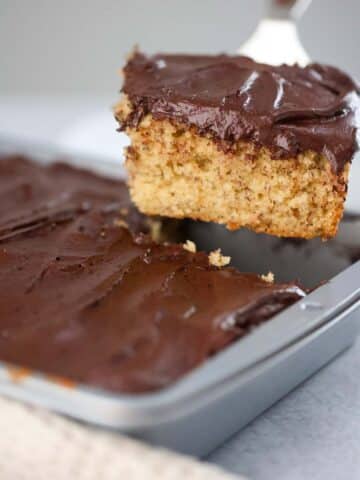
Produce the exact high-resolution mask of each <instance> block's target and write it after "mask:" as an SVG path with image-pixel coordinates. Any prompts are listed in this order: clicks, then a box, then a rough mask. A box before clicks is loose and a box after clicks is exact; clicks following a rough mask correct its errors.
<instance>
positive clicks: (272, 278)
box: [260, 272, 275, 283]
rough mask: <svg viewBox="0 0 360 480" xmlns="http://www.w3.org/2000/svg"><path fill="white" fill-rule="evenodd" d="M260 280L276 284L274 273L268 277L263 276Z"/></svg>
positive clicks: (270, 273)
mask: <svg viewBox="0 0 360 480" xmlns="http://www.w3.org/2000/svg"><path fill="white" fill-rule="evenodd" d="M260 278H261V280H264V282H267V283H274V280H275V277H274V274H273V273H272V272H269V273H268V274H267V275H261V276H260Z"/></svg>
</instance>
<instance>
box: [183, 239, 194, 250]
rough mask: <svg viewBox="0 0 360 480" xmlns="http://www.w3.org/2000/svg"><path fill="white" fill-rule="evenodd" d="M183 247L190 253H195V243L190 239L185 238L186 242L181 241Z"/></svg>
mask: <svg viewBox="0 0 360 480" xmlns="http://www.w3.org/2000/svg"><path fill="white" fill-rule="evenodd" d="M183 249H184V250H187V251H188V252H191V253H196V245H195V243H194V242H192V241H191V240H186V242H185V243H183Z"/></svg>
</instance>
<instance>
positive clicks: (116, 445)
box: [0, 397, 239, 480]
mask: <svg viewBox="0 0 360 480" xmlns="http://www.w3.org/2000/svg"><path fill="white" fill-rule="evenodd" d="M0 432H1V433H0V479H1V480H68V479H76V480H99V479H101V480H115V479H116V480H125V479H126V480H138V479H139V480H140V479H141V480H152V479H157V480H178V479H179V480H180V479H181V480H184V479H191V480H231V479H232V480H234V479H235V478H237V479H239V477H234V476H233V475H230V474H227V473H225V472H224V471H222V470H220V469H218V468H216V467H214V466H211V465H209V464H205V463H203V462H200V461H197V460H195V459H193V458H191V457H186V456H183V455H179V454H176V453H173V452H170V451H167V450H165V449H161V448H153V447H151V446H149V445H146V444H143V443H141V442H139V441H136V440H133V439H130V438H128V437H126V436H123V435H118V434H114V433H109V432H106V431H103V430H95V429H92V428H89V427H85V426H83V425H79V424H77V423H76V422H72V421H71V420H68V419H65V418H63V417H61V416H58V415H55V414H53V413H50V412H47V411H45V410H42V409H37V408H33V407H27V406H25V405H23V404H21V403H17V402H13V401H10V400H7V399H4V398H1V397H0Z"/></svg>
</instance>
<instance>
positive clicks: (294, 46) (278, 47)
mask: <svg viewBox="0 0 360 480" xmlns="http://www.w3.org/2000/svg"><path fill="white" fill-rule="evenodd" d="M310 3H311V0H297V1H296V0H268V1H267V11H266V14H265V17H264V18H263V19H262V20H261V21H260V23H259V24H258V26H257V27H256V29H255V31H254V33H253V34H252V35H251V37H250V38H249V39H248V40H247V41H246V42H245V43H244V44H243V45H242V47H240V48H239V50H238V53H240V54H242V55H247V56H249V57H252V58H253V59H254V60H257V61H258V62H263V63H270V64H272V65H280V64H282V63H287V64H290V65H292V64H294V63H298V64H299V65H301V66H305V65H306V64H308V63H309V62H310V58H309V56H308V54H307V53H306V51H305V49H304V47H303V46H302V44H301V42H300V38H299V36H298V33H297V28H296V21H297V20H299V19H300V17H301V16H302V15H303V14H304V12H305V10H306V9H307V8H308V6H309V5H310ZM359 181H360V157H359V154H357V156H356V158H355V159H354V160H353V164H352V167H351V173H350V182H349V192H348V197H347V200H346V204H345V210H346V211H347V212H350V213H352V214H356V215H360V189H359V188H358V184H359Z"/></svg>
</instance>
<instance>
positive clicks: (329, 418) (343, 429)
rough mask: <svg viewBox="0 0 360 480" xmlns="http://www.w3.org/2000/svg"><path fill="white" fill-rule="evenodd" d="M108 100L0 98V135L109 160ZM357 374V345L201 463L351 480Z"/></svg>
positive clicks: (258, 478)
mask: <svg viewBox="0 0 360 480" xmlns="http://www.w3.org/2000/svg"><path fill="white" fill-rule="evenodd" d="M112 102H113V99H112V98H109V97H106V96H94V95H91V96H90V95H87V96H85V95H78V96H69V97H63V96H62V97H55V96H53V95H48V96H41V97H28V96H23V97H20V96H0V135H10V136H16V137H19V138H25V139H27V140H30V141H37V142H44V143H52V144H58V143H60V144H61V145H62V146H65V147H67V148H69V149H71V148H78V149H79V150H81V149H84V151H88V152H89V151H91V152H96V153H98V154H100V153H101V152H104V154H105V155H106V156H109V157H110V156H111V155H112V154H113V152H114V151H116V149H117V148H119V152H120V151H121V146H122V140H123V139H122V138H121V137H119V136H117V135H118V134H116V133H115V128H116V125H115V122H114V121H113V120H112V117H111V113H110V106H111V104H112ZM107 105H109V107H108V108H107ZM86 122H87V123H86ZM85 123H86V125H89V132H88V133H87V132H86V131H85V132H84V128H83V126H84V125H85ZM119 155H120V153H119ZM359 371H360V343H359V342H357V343H356V344H355V345H354V346H353V347H352V348H351V349H350V350H348V351H347V352H345V353H344V354H342V355H341V356H340V357H338V358H337V359H336V360H335V361H333V362H332V363H331V364H330V365H328V366H327V367H326V368H324V369H322V370H321V371H320V372H318V373H317V374H316V375H315V376H313V377H312V378H311V379H310V380H308V381H307V382H305V383H304V384H303V385H301V386H300V387H299V388H297V389H296V390H295V391H293V392H292V393H291V394H290V395H288V396H287V397H286V398H284V399H283V400H282V401H280V402H278V403H277V404H276V405H275V406H273V407H272V408H270V409H269V410H268V411H267V412H265V413H264V414H263V415H261V416H260V417H259V418H257V419H256V420H255V421H253V422H252V423H251V424H250V425H249V426H248V427H247V428H245V429H243V430H242V431H241V432H239V433H238V434H237V435H236V436H234V437H233V438H232V439H230V440H229V441H228V442H227V443H226V444H224V445H223V446H222V447H220V448H219V449H217V450H216V451H215V452H213V453H212V455H210V457H209V458H208V461H210V462H213V463H216V464H219V465H221V466H223V467H225V468H226V469H228V470H230V471H232V472H235V473H241V474H243V475H246V476H248V477H249V478H250V479H253V480H265V479H276V480H285V479H286V480H289V479H291V480H303V479H309V478H311V479H312V480H328V479H335V480H337V479H339V480H343V479H346V480H358V479H359V478H360V374H359Z"/></svg>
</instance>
